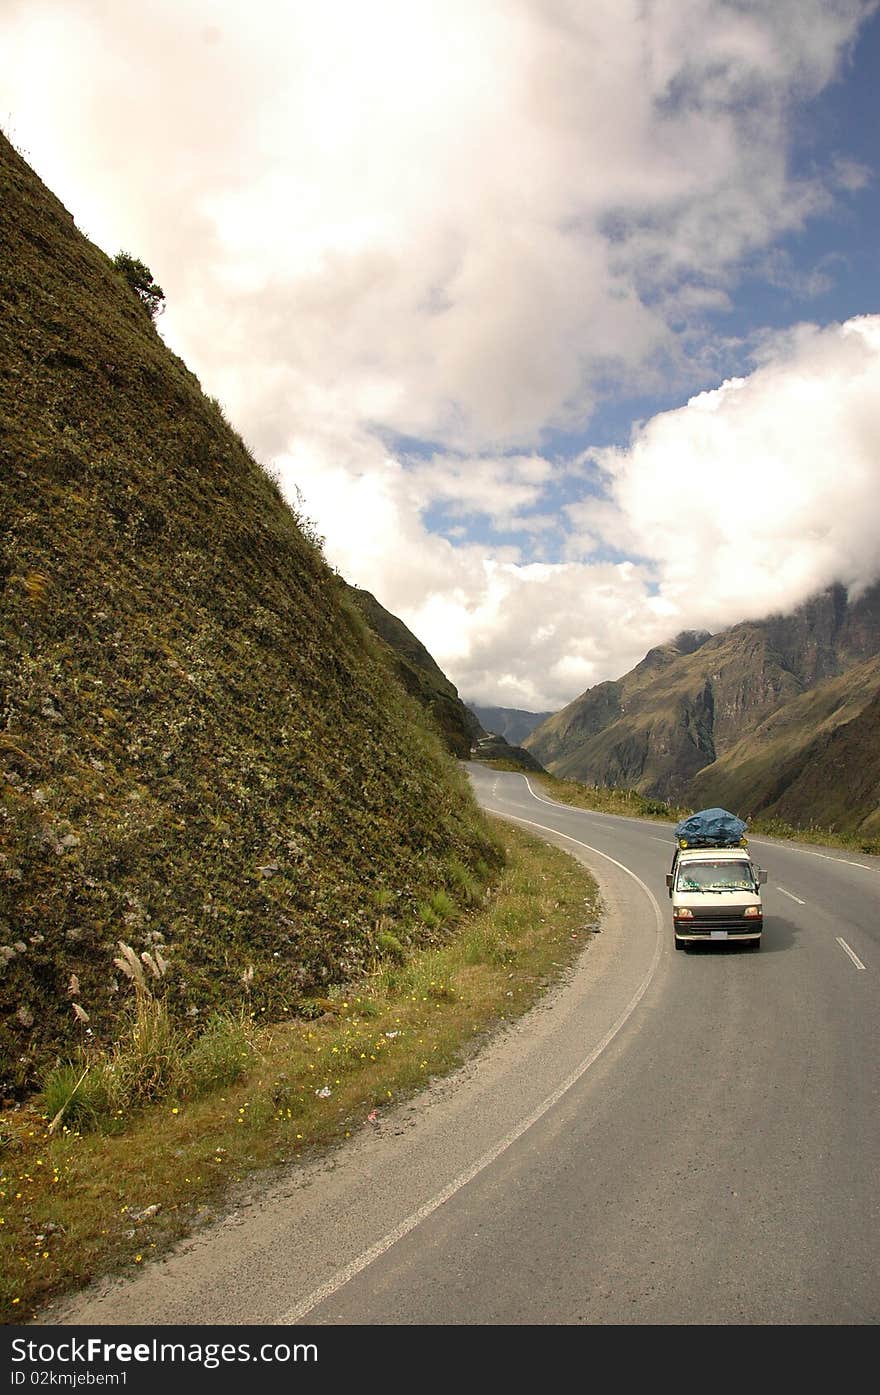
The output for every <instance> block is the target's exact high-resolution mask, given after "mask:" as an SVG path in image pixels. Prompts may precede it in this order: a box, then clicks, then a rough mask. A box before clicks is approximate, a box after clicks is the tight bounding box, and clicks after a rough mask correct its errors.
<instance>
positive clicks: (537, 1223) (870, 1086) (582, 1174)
mask: <svg viewBox="0 0 880 1395" xmlns="http://www.w3.org/2000/svg"><path fill="white" fill-rule="evenodd" d="M469 768H470V771H471V775H472V779H473V781H474V786H475V789H476V791H477V795H478V798H479V799H480V802H481V803H482V804H483V805H484V806H485V807H486V808H487V809H490V810H493V811H495V812H497V813H499V814H501V815H503V816H505V817H508V818H513V819H516V820H518V821H519V822H520V823H521V824H522V826H524V827H531V828H532V829H533V831H535V832H538V833H540V834H541V836H544V837H546V838H548V839H549V840H550V841H553V842H556V843H557V844H558V845H559V846H563V847H565V848H567V849H568V850H569V851H570V852H572V853H573V854H574V855H575V856H577V857H579V858H580V859H581V860H582V861H584V862H585V863H586V864H587V865H588V866H589V867H590V868H591V870H593V872H594V873H595V874H596V876H597V877H598V879H599V881H600V885H601V888H602V896H603V902H604V914H603V921H602V930H601V933H600V934H599V935H597V936H596V937H595V938H594V939H593V941H592V943H591V944H590V946H589V948H588V949H587V950H586V952H585V953H584V955H583V956H582V957H581V960H580V962H579V964H578V966H577V968H576V969H575V970H574V971H573V972H572V973H571V975H570V976H569V977H568V978H567V980H566V982H565V983H564V985H563V986H562V987H561V988H559V989H557V990H555V991H554V992H553V993H552V994H550V995H549V996H548V998H547V999H546V1000H545V1001H544V1002H543V1003H542V1004H541V1005H540V1006H539V1007H537V1008H536V1009H535V1010H534V1011H533V1012H531V1013H530V1014H529V1015H528V1016H527V1017H525V1018H524V1019H521V1020H520V1021H519V1022H517V1023H515V1024H512V1025H511V1026H510V1027H509V1028H508V1029H507V1030H505V1031H504V1032H502V1033H501V1034H500V1035H499V1037H498V1038H497V1039H495V1040H494V1041H493V1042H492V1043H491V1045H490V1046H489V1047H488V1048H487V1050H486V1051H485V1052H484V1053H483V1054H482V1055H481V1056H480V1057H479V1058H478V1059H477V1060H475V1061H474V1062H472V1063H471V1064H470V1065H469V1066H468V1067H466V1068H465V1069H464V1070H462V1071H460V1072H459V1073H458V1074H457V1075H455V1076H454V1077H452V1078H451V1079H449V1080H447V1081H444V1082H439V1083H437V1084H435V1085H434V1086H432V1087H431V1088H430V1089H429V1090H428V1091H427V1092H425V1094H424V1095H423V1096H420V1097H419V1099H418V1100H415V1101H411V1102H410V1103H409V1104H407V1105H406V1106H403V1107H400V1108H399V1109H397V1110H392V1111H389V1112H388V1115H387V1117H386V1118H385V1119H384V1120H383V1121H382V1122H381V1123H380V1124H379V1126H378V1127H375V1128H373V1127H369V1126H365V1129H364V1130H363V1132H362V1133H361V1134H359V1135H357V1136H356V1137H355V1138H353V1139H352V1140H351V1141H350V1143H349V1144H347V1145H346V1146H345V1148H343V1149H340V1150H338V1151H337V1152H336V1153H334V1154H333V1155H332V1157H331V1158H329V1159H327V1160H325V1161H323V1162H319V1163H315V1164H313V1165H310V1166H308V1167H306V1168H300V1169H297V1170H296V1171H295V1172H289V1173H286V1174H282V1175H280V1176H279V1177H277V1178H276V1179H275V1180H274V1181H273V1182H271V1183H270V1184H266V1185H261V1186H260V1187H258V1188H257V1187H252V1188H251V1189H250V1191H249V1192H248V1193H247V1194H242V1196H241V1197H240V1198H239V1204H238V1207H237V1209H236V1210H235V1211H234V1212H232V1213H231V1214H230V1215H229V1216H227V1217H225V1218H224V1219H223V1220H222V1222H220V1223H218V1224H216V1225H214V1226H212V1227H210V1228H209V1229H207V1230H206V1231H204V1232H202V1233H201V1234H200V1235H198V1236H197V1237H195V1238H194V1239H193V1240H192V1241H191V1242H189V1243H188V1244H187V1245H185V1246H182V1247H181V1248H180V1249H179V1250H178V1251H177V1253H175V1254H174V1255H173V1256H171V1257H169V1258H166V1259H164V1260H162V1261H158V1262H156V1263H154V1264H151V1265H150V1266H149V1267H147V1268H145V1269H144V1271H143V1272H142V1273H139V1274H138V1275H137V1276H135V1278H134V1279H132V1280H130V1281H129V1280H125V1281H118V1282H108V1283H105V1284H101V1285H97V1286H94V1287H93V1288H92V1289H91V1290H89V1291H88V1292H87V1293H85V1294H83V1295H81V1296H80V1297H78V1298H75V1299H73V1300H71V1301H70V1302H66V1303H62V1304H59V1305H55V1306H53V1307H51V1308H49V1309H47V1310H46V1311H45V1313H44V1314H43V1315H42V1317H41V1319H40V1321H41V1322H43V1323H46V1324H56V1323H75V1324H79V1323H83V1322H88V1323H89V1324H91V1325H95V1324H101V1323H106V1324H150V1323H160V1324H188V1323H192V1324H195V1323H222V1324H230V1325H232V1324H288V1323H299V1324H305V1325H328V1324H329V1325H333V1324H423V1323H424V1324H437V1325H443V1324H447V1325H448V1324H470V1325H473V1324H565V1325H568V1324H602V1325H611V1324H614V1325H621V1324H639V1325H645V1324H664V1325H668V1324H713V1325H716V1324H748V1325H757V1324H773V1325H782V1324H821V1325H827V1324H835V1325H836V1324H874V1323H876V1322H877V1321H878V1320H880V1207H878V1180H880V1178H878V1158H880V1110H878V1102H880V1101H878V1083H880V1064H878V1060H880V1052H878V1030H877V1021H878V1007H880V1003H878V969H880V943H878V936H880V859H878V858H870V857H862V856H857V855H855V854H849V853H845V852H839V851H835V850H831V849H818V848H807V847H801V846H795V845H792V844H782V843H775V842H769V841H766V842H765V841H764V840H760V839H753V840H751V844H750V845H751V848H752V851H753V854H755V855H757V857H758V859H759V861H760V862H761V864H762V865H763V866H765V867H766V868H767V870H768V873H769V881H768V885H767V887H766V888H765V928H764V944H763V948H762V950H761V952H760V953H758V954H752V953H750V952H749V951H748V950H746V949H744V948H743V947H740V946H729V947H728V946H726V945H714V946H709V947H706V948H702V947H701V948H700V949H699V950H697V951H695V952H689V953H675V951H674V950H673V944H672V928H671V915H670V912H669V902H668V898H667V894H666V888H665V885H664V874H665V872H666V871H667V869H668V867H669V863H670V858H671V850H672V843H671V826H670V827H666V826H664V825H662V824H655V823H647V822H642V821H639V820H635V819H624V818H616V817H613V816H609V815H601V814H592V813H587V812H584V811H580V810H574V809H570V808H567V807H564V806H561V805H557V804H554V803H552V802H550V801H547V800H546V799H544V798H543V797H539V796H537V794H536V793H535V792H533V791H532V789H531V787H530V785H529V782H528V781H527V779H526V778H525V777H523V776H521V775H516V774H513V773H501V772H497V771H492V770H490V769H488V768H486V767H483V766H476V765H474V766H471V767H469Z"/></svg>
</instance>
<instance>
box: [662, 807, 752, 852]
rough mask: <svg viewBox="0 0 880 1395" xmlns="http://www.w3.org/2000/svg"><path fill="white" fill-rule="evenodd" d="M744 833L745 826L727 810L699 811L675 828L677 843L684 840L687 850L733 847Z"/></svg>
mask: <svg viewBox="0 0 880 1395" xmlns="http://www.w3.org/2000/svg"><path fill="white" fill-rule="evenodd" d="M745 831H746V824H745V823H744V822H743V820H742V819H740V818H737V816H736V814H731V813H729V812H728V811H727V809H700V810H699V811H698V812H697V813H696V814H691V815H690V816H689V818H686V819H682V821H681V823H680V824H678V825H677V826H676V829H675V837H676V840H677V841H680V840H681V839H682V838H684V839H685V840H686V841H687V845H688V847H689V848H698V847H704V848H708V847H713V848H723V847H729V848H730V847H735V846H736V844H737V843H738V842H739V841H740V839H741V838H742V836H743V834H744V833H745Z"/></svg>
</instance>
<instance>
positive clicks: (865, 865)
mask: <svg viewBox="0 0 880 1395" xmlns="http://www.w3.org/2000/svg"><path fill="white" fill-rule="evenodd" d="M749 842H750V843H758V844H760V846H761V847H762V848H775V847H776V846H777V844H776V843H768V842H767V841H766V839H764V838H750V839H749ZM784 847H785V850H786V852H797V853H803V854H804V856H805V857H824V859H825V861H826V862H842V863H843V864H844V866H845V867H861V868H862V870H863V871H865V872H873V871H875V870H876V869H875V868H874V867H872V866H871V864H870V863H869V862H853V860H852V858H849V857H832V856H831V854H830V853H820V852H814V851H813V849H812V848H793V847H792V846H791V844H790V843H785V844H784Z"/></svg>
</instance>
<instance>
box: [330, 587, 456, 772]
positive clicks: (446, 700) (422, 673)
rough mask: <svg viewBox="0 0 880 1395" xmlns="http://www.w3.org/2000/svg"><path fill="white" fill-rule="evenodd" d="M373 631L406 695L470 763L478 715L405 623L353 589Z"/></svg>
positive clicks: (371, 598) (369, 595) (367, 592)
mask: <svg viewBox="0 0 880 1395" xmlns="http://www.w3.org/2000/svg"><path fill="white" fill-rule="evenodd" d="M348 590H349V591H350V593H351V595H352V597H353V599H354V600H355V602H356V603H357V605H358V606H359V608H360V610H361V613H362V614H363V616H364V619H365V620H366V622H367V624H368V625H369V626H370V629H371V630H373V631H374V632H375V633H376V634H377V635H378V636H379V638H380V639H381V640H382V641H383V642H384V643H385V644H387V645H388V647H389V649H390V650H391V653H392V656H393V662H394V665H395V667H396V669H397V676H398V677H399V679H400V681H401V683H402V684H403V686H404V688H406V691H407V692H408V693H410V694H411V695H412V696H413V697H414V698H415V699H416V701H417V702H418V703H420V704H421V706H422V707H424V708H425V710H426V711H427V712H428V713H430V715H431V718H432V720H433V721H434V723H435V724H436V726H437V730H438V731H439V733H440V736H441V737H442V739H443V742H444V744H445V745H446V747H447V748H448V750H450V751H451V752H452V754H453V755H454V756H458V757H459V758H460V759H461V760H466V759H467V758H468V756H469V755H470V751H471V747H472V746H473V744H474V742H475V741H476V739H477V738H478V737H479V736H482V735H483V731H482V728H481V726H480V723H479V721H478V720H477V718H476V717H475V715H474V713H473V712H472V711H470V709H469V708H467V707H466V706H465V704H464V703H463V702H462V700H461V698H460V697H459V696H458V689H457V688H456V687H455V685H454V683H450V681H449V679H448V678H447V677H446V674H445V673H444V672H443V670H442V669H441V668H440V667H439V665H438V664H437V663H436V661H435V660H434V659H433V658H432V657H431V655H430V654H429V653H428V651H427V649H426V648H425V646H424V645H423V644H422V643H421V641H420V640H418V639H416V637H415V635H414V634H413V633H412V631H411V630H409V629H407V627H406V625H404V623H403V621H402V620H399V619H398V618H397V616H396V615H392V614H391V612H390V611H388V610H386V609H385V607H384V606H382V605H380V604H379V602H378V601H377V600H376V597H375V596H373V595H371V594H370V592H369V591H363V590H361V588H360V587H357V586H349V587H348Z"/></svg>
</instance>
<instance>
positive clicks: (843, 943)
mask: <svg viewBox="0 0 880 1395" xmlns="http://www.w3.org/2000/svg"><path fill="white" fill-rule="evenodd" d="M837 943H838V944H839V945H840V948H841V949H842V950H843V952H844V953H845V954H848V955H849V957H850V959H851V960H852V961H853V963H854V964H855V966H856V968H857V969H864V967H865V966H864V964H863V963H862V961H861V959H860V958H859V956H858V955H857V954H856V953H855V952H854V951H853V950H851V949H850V947H849V945H848V944H847V942H846V940H842V939H841V938H840V936H839V935H838V936H837Z"/></svg>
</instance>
